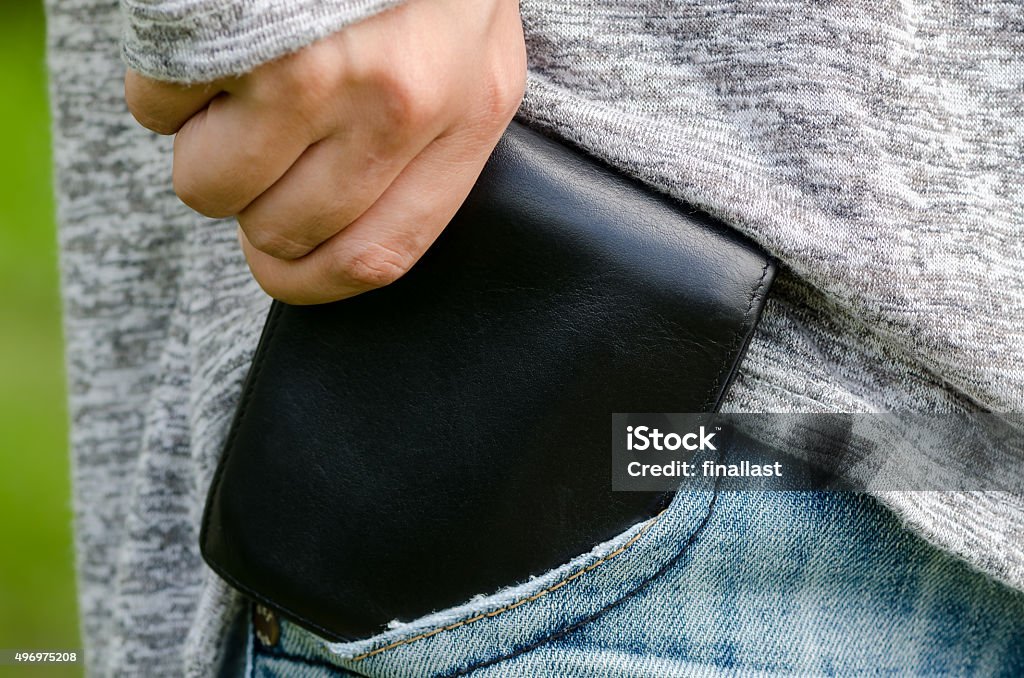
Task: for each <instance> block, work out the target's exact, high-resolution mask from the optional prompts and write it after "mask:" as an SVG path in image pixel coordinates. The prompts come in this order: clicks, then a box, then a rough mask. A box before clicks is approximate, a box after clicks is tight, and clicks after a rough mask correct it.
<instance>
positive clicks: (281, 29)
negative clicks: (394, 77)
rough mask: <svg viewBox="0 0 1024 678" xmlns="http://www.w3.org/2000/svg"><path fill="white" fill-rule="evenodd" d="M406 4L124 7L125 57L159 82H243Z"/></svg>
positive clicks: (276, 1) (360, 0)
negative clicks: (354, 25)
mask: <svg viewBox="0 0 1024 678" xmlns="http://www.w3.org/2000/svg"><path fill="white" fill-rule="evenodd" d="M402 1H403V0H121V11H122V14H123V16H124V20H125V28H124V38H123V43H122V54H123V57H124V61H125V63H126V64H127V65H128V67H129V68H132V69H133V70H136V71H138V72H139V73H141V74H143V75H145V76H148V77H150V78H154V79H157V80H170V81H175V82H182V83H196V82H207V81H210V80H216V79H217V78H222V77H225V76H229V75H240V74H242V73H245V72H247V71H250V70H252V69H253V68H255V67H257V66H259V65H260V64H263V63H266V62H268V61H272V60H273V59H276V58H277V57H280V56H283V55H285V54H289V53H291V52H295V51H297V50H299V49H301V48H303V47H305V46H306V45H309V44H310V43H312V42H314V41H316V40H319V39H320V38H323V37H326V36H328V35H330V34H332V33H335V32H337V31H338V30H340V29H342V28H344V27H345V26H347V25H349V24H352V23H355V22H357V21H359V20H361V19H365V18H367V17H370V16H372V15H374V14H377V13H378V12H382V11H384V10H386V9H389V8H391V7H394V6H396V5H399V4H401V3H402Z"/></svg>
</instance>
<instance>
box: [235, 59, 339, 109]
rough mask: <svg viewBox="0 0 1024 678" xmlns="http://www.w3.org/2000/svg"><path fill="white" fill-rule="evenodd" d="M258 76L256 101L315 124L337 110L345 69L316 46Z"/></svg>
mask: <svg viewBox="0 0 1024 678" xmlns="http://www.w3.org/2000/svg"><path fill="white" fill-rule="evenodd" d="M254 76H255V77H253V78H252V83H253V85H252V86H253V97H254V98H255V100H257V101H259V102H262V103H263V104H264V105H265V106H266V107H267V108H270V109H273V110H278V109H281V108H282V107H286V108H287V110H288V111H289V112H291V113H292V114H293V115H296V116H298V117H299V118H302V119H305V120H307V121H309V123H310V124H313V125H315V124H317V123H318V121H321V120H322V119H323V118H324V117H325V116H326V115H328V114H329V112H330V111H332V110H333V101H334V98H335V96H336V94H337V92H338V89H339V85H340V76H341V70H340V65H339V64H338V63H337V59H336V58H335V57H334V56H333V54H332V52H331V51H330V50H325V49H323V48H322V47H320V46H317V45H314V46H312V47H308V48H306V49H303V50H300V51H298V52H296V53H295V54H292V55H290V56H287V57H285V58H283V59H281V60H280V61H278V62H272V63H271V64H268V66H267V67H266V70H261V71H257V72H256V73H255V74H254Z"/></svg>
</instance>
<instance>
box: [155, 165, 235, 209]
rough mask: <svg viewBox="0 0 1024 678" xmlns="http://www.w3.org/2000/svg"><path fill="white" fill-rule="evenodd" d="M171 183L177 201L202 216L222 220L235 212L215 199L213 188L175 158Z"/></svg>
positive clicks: (215, 192) (215, 194)
mask: <svg viewBox="0 0 1024 678" xmlns="http://www.w3.org/2000/svg"><path fill="white" fill-rule="evenodd" d="M171 183H172V185H173V186H174V193H175V194H176V195H177V196H178V199H179V200H181V201H182V202H183V203H185V204H186V205H188V206H189V207H191V208H192V209H193V210H195V211H196V212H199V213H200V214H202V215H203V216H207V217H210V218H212V219H223V218H224V217H230V216H231V215H233V214H235V213H236V211H237V210H233V209H231V207H230V206H227V205H225V203H224V201H223V200H220V199H219V198H218V197H217V191H216V189H215V187H212V186H211V185H210V183H209V182H206V181H204V180H203V179H202V178H201V177H199V176H197V175H196V174H195V173H194V172H192V171H190V170H188V169H186V168H185V167H184V166H183V164H182V163H180V162H179V161H178V158H177V156H176V157H175V162H174V169H173V171H172V175H171Z"/></svg>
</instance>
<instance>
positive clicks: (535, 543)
mask: <svg viewBox="0 0 1024 678" xmlns="http://www.w3.org/2000/svg"><path fill="white" fill-rule="evenodd" d="M774 271H775V268H774V264H773V263H772V261H771V260H770V259H769V257H768V256H766V255H765V254H764V253H763V252H761V251H760V250H759V249H758V248H756V247H755V246H753V245H752V244H751V243H750V242H748V241H746V240H745V239H743V238H742V237H740V236H739V235H737V234H736V233H735V232H733V231H732V230H730V229H729V228H727V227H726V226H724V225H722V224H721V223H718V222H716V221H714V220H713V219H711V218H709V217H707V216H705V215H703V214H701V213H698V212H696V211H694V210H692V209H688V208H686V207H684V206H680V205H679V204H677V203H674V202H672V201H670V200H669V199H667V198H666V197H664V196H661V195H659V194H656V193H654V192H652V191H650V190H649V189H646V188H644V187H642V186H641V185H639V184H637V183H635V182H632V181H630V180H628V179H626V178H624V177H622V176H620V175H619V174H617V173H616V172H615V171H613V170H611V169H609V168H607V167H605V166H604V165H602V164H600V163H598V162H597V161H595V160H593V159H590V158H588V157H586V156H584V155H582V154H581V153H579V152H577V151H575V150H573V149H570V148H568V147H566V146H565V145H563V144H560V143H558V142H556V141H553V140H551V139H548V138H546V137H544V136H542V135H541V134H539V133H537V132H534V131H531V130H529V129H528V128H526V127H523V126H521V125H519V124H516V123H513V125H511V126H510V127H509V129H508V131H507V132H506V133H505V135H504V137H503V138H502V140H501V142H500V143H499V144H498V146H497V148H496V149H495V150H494V153H493V155H492V157H491V159H490V161H489V162H488V164H487V166H486V168H485V170H484V172H483V174H482V175H481V177H480V180H479V181H478V183H477V185H476V187H475V188H474V189H473V191H472V193H471V194H470V196H469V197H468V199H467V200H466V202H465V204H464V205H463V206H462V208H461V209H460V211H459V212H458V214H457V215H456V216H455V218H454V219H453V221H452V222H451V224H450V225H449V226H448V227H447V228H446V229H445V231H444V232H443V233H442V235H441V236H440V238H439V239H438V240H437V242H436V243H435V244H434V245H433V247H432V248H431V249H430V250H429V251H428V252H427V254H426V255H425V256H424V257H423V258H422V259H421V260H420V261H419V262H418V263H417V264H416V265H415V266H414V267H413V269H412V270H411V271H410V272H409V273H408V274H407V275H405V276H404V277H403V278H401V279H400V280H398V281H397V282H395V283H393V284H392V285H390V286H388V287H385V288H382V289H378V290H375V291H372V292H369V293H366V294H363V295H361V296H358V297H355V298H352V299H347V300H344V301H340V302H336V303H332V304H325V305H321V306H306V307H297V306H288V305H286V304H283V303H279V302H275V303H274V304H273V306H272V308H271V311H270V315H269V317H268V319H267V324H266V327H265V328H264V331H263V336H262V339H261V340H260V343H259V347H258V348H257V351H256V355H255V358H254V360H253V364H252V368H251V370H250V372H249V375H248V377H247V379H246V382H245V386H244V391H243V395H242V399H241V403H240V405H239V408H238V411H237V414H236V417H235V420H234V423H233V425H232V428H231V431H230V433H229V437H228V440H227V445H226V449H225V450H224V452H223V456H222V458H221V460H220V465H219V467H218V469H217V472H216V475H215V477H214V481H213V485H212V487H211V489H210V494H209V498H208V501H207V505H206V511H205V515H204V518H203V525H202V534H201V542H202V544H201V546H202V552H203V555H204V557H205V559H206V561H207V562H208V563H209V565H210V566H211V567H212V568H213V569H214V570H216V571H217V572H218V573H219V574H220V575H221V576H222V577H224V578H225V579H226V580H227V581H228V582H229V583H230V584H232V585H233V586H235V587H236V588H238V589H240V590H241V591H243V592H244V593H246V594H248V595H249V596H251V597H252V598H254V599H255V600H257V601H260V602H262V603H264V604H265V605H268V606H270V607H271V608H275V609H277V610H278V611H279V612H280V613H282V614H283V615H285V616H286V617H288V618H290V619H291V620H293V621H294V622H296V623H298V624H300V625H302V626H305V627H306V628H308V629H310V630H312V631H314V632H317V633H319V634H320V635H322V636H324V637H326V638H329V639H332V640H352V639H357V638H362V637H366V636H369V635H371V634H374V633H376V632H378V631H380V630H382V629H383V628H384V627H385V625H386V624H387V622H389V621H390V620H392V619H401V620H411V619H413V618H416V617H419V616H422V615H424V614H427V613H430V612H432V611H434V610H438V609H444V608H446V607H450V606H453V605H456V604H459V603H463V602H465V601H467V600H469V599H470V598H471V597H472V596H474V595H476V594H481V593H489V592H493V591H496V590H498V589H500V588H502V587H504V586H507V585H511V584H514V583H517V582H521V581H524V580H526V579H527V578H528V577H529V576H531V575H535V574H539V573H541V572H544V571H547V570H549V569H552V568H554V567H557V566H559V565H561V564H563V563H565V562H568V561H569V560H571V559H572V558H574V557H575V556H577V555H579V554H581V553H584V552H587V551H589V550H590V549H591V548H592V547H593V546H594V545H595V544H597V543H600V542H602V541H604V540H607V539H609V538H611V537H613V536H615V535H616V534H619V533H621V532H622V531H624V530H625V529H627V528H628V527H629V526H631V525H633V524H635V523H637V522H639V521H641V520H644V519H645V518H647V517H649V516H651V515H653V514H654V513H655V512H656V511H657V510H658V508H659V506H660V505H661V504H662V502H663V500H664V497H660V496H657V495H652V494H644V493H631V492H612V489H611V487H612V484H611V438H610V431H611V414H612V413H613V412H698V411H713V410H715V409H717V407H718V404H719V402H720V400H721V398H722V395H723V393H724V392H725V390H726V388H727V386H728V384H729V381H730V379H731V377H732V375H733V374H734V372H735V370H736V367H737V364H738V363H739V361H740V359H741V356H742V353H743V350H744V348H745V345H746V342H747V341H748V339H749V337H750V335H751V333H752V331H753V328H754V325H755V323H756V322H757V318H758V315H759V313H760V311H761V307H762V304H763V303H764V299H765V295H766V294H767V291H768V288H769V286H770V284H771V280H772V277H773V275H774Z"/></svg>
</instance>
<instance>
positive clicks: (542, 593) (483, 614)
mask: <svg viewBox="0 0 1024 678" xmlns="http://www.w3.org/2000/svg"><path fill="white" fill-rule="evenodd" d="M664 513H665V511H664V510H663V511H662V512H661V513H659V514H658V515H656V516H654V517H653V518H651V519H649V520H648V521H647V522H646V523H644V524H643V526H642V527H641V528H640V530H639V531H637V533H636V534H634V535H633V536H632V537H630V538H629V540H628V541H626V543H625V544H623V545H622V546H620V547H619V548H617V549H615V550H614V551H612V552H611V553H609V554H607V555H605V556H604V557H602V558H601V559H600V560H596V561H594V562H593V563H591V564H590V565H587V566H586V567H583V568H581V569H579V570H577V571H575V572H573V573H572V574H569V575H567V576H566V577H564V578H562V579H560V580H559V581H557V582H555V583H554V584H552V585H551V586H549V587H547V588H545V589H541V590H540V591H537V592H536V593H532V594H530V595H528V596H525V597H523V598H520V599H519V600H517V601H515V602H513V603H509V604H508V605H505V606H503V607H499V608H498V609H496V610H491V611H490V612H481V613H480V614H477V615H475V616H473V617H470V618H468V619H462V620H460V621H457V622H453V623H451V624H448V625H446V626H440V627H438V628H436V629H431V630H430V631H426V632H424V633H421V634H419V635H416V636H412V637H411V638H404V639H402V640H396V641H394V642H392V643H388V644H387V645H384V646H382V647H379V648H377V649H375V650H370V651H369V652H364V653H363V654H360V655H356V656H355V657H353V658H352V659H351V661H353V662H358V661H362V660H364V659H367V658H369V657H373V656H376V655H378V654H381V653H383V652H387V651H388V650H392V649H394V648H396V647H399V646H402V645H408V644H410V643H414V642H416V641H418V640H423V639H425V638H430V637H432V636H436V635H437V634H439V633H441V632H442V631H452V630H454V629H457V628H460V627H462V626H466V625H467V624H472V623H473V622H477V621H480V620H481V619H491V618H493V617H497V616H498V615H500V614H502V613H504V612H508V611H509V610H514V609H515V608H517V607H519V606H520V605H523V604H525V603H530V602H533V601H535V600H537V599H538V598H541V597H543V596H545V595H547V594H549V593H552V592H554V591H557V590H558V589H560V588H562V587H563V586H565V585H566V584H568V583H569V582H571V581H573V580H575V579H578V578H579V577H582V576H583V575H584V574H586V573H588V572H591V571H592V570H594V569H596V568H598V567H600V566H601V565H603V564H605V563H607V562H608V561H609V560H611V559H612V558H615V557H616V556H618V555H620V554H622V553H623V552H624V551H626V550H628V549H629V548H630V547H632V546H633V545H634V544H636V542H638V541H639V540H640V538H641V537H643V536H644V534H646V533H647V531H648V530H650V529H651V528H652V527H654V525H655V523H657V522H658V520H659V519H660V518H661V516H662V515H664Z"/></svg>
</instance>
